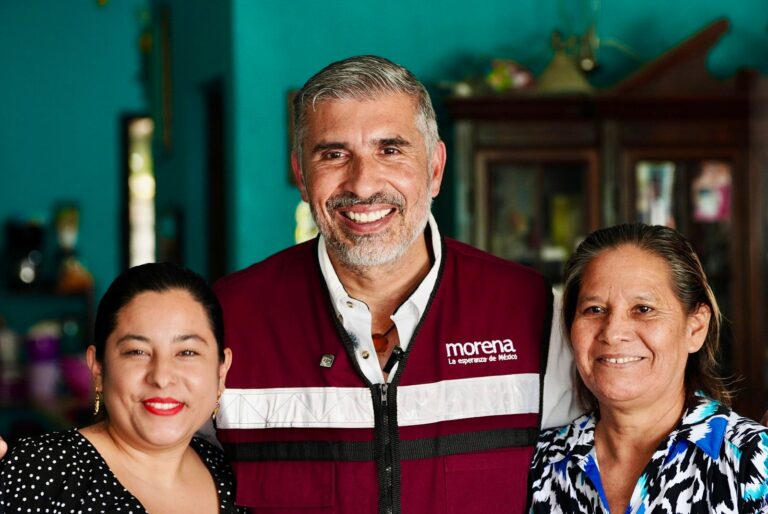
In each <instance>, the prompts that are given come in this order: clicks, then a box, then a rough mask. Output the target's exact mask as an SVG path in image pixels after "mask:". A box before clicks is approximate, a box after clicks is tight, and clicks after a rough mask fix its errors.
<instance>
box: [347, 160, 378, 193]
mask: <svg viewBox="0 0 768 514" xmlns="http://www.w3.org/2000/svg"><path fill="white" fill-rule="evenodd" d="M346 189H347V190H348V191H350V192H352V193H354V194H355V195H357V196H358V197H360V198H368V197H370V196H371V195H373V194H375V193H378V192H379V191H381V189H382V174H381V166H380V165H379V163H377V162H376V160H375V159H373V158H372V157H368V156H359V155H358V156H355V157H354V158H353V159H352V162H351V164H350V167H349V171H348V175H347V180H346Z"/></svg>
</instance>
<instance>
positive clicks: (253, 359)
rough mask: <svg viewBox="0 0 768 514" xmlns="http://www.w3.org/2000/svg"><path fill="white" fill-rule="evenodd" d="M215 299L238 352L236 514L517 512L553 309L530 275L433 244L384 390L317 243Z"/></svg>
mask: <svg viewBox="0 0 768 514" xmlns="http://www.w3.org/2000/svg"><path fill="white" fill-rule="evenodd" d="M215 289H216V292H217V294H218V296H219V298H220V300H221V302H222V305H223V307H224V318H225V333H226V342H227V345H228V346H229V347H230V348H232V351H233V364H232V368H231V369H230V372H229V376H228V378H227V392H226V393H225V395H224V396H223V397H222V408H221V411H220V414H219V419H218V426H219V430H218V436H219V439H220V440H221V442H222V443H223V445H224V448H225V452H226V453H227V455H228V456H229V458H230V460H231V461H232V463H233V467H234V470H235V474H236V478H237V501H238V504H242V505H246V506H249V507H251V509H252V512H256V513H270V514H287V513H289V512H302V513H306V514H308V513H313V514H320V513H323V514H326V513H328V514H330V513H334V514H374V513H377V512H378V513H389V512H391V513H401V512H402V513H405V514H419V513H429V514H443V513H445V514H449V513H450V514H453V513H461V514H467V513H483V514H488V513H500V512H508V513H522V512H524V510H525V507H526V503H527V497H528V469H529V465H530V460H531V455H532V451H533V446H534V444H535V441H536V436H537V433H538V429H539V426H540V420H541V396H542V385H543V370H544V367H545V363H546V349H547V342H548V340H549V329H550V322H551V306H552V299H551V289H550V288H549V286H548V284H547V283H546V281H545V280H544V279H543V278H542V277H541V276H540V275H539V274H538V273H536V272H535V271H532V270H530V269H527V268H524V267H522V266H519V265H517V264H514V263H511V262H509V261H505V260H502V259H498V258H496V257H493V256H491V255H488V254H486V253H483V252H481V251H479V250H476V249H474V248H472V247H470V246H467V245H464V244H462V243H458V242H456V241H452V240H449V239H443V257H442V263H441V269H440V273H439V275H438V279H437V284H436V286H435V289H434V291H433V292H432V296H431V300H430V303H429V306H428V308H427V311H426V313H425V315H424V316H423V317H422V319H421V322H420V324H419V326H418V327H417V328H416V331H415V332H414V335H413V338H412V340H411V342H410V344H409V345H408V347H407V351H406V352H405V354H404V356H403V357H402V360H401V361H400V364H399V366H398V370H397V373H396V375H395V377H394V378H393V380H392V382H391V383H390V384H388V385H386V386H383V385H381V384H370V383H369V382H368V381H367V380H366V379H365V377H364V376H363V374H362V373H361V372H360V370H359V368H358V366H357V363H356V360H355V357H354V353H355V352H359V351H361V349H360V348H358V347H356V344H355V341H354V340H353V339H352V338H350V336H349V335H348V334H347V333H346V331H345V330H344V329H343V327H342V325H341V323H340V322H339V321H338V320H337V319H336V315H335V313H334V310H333V307H332V305H331V301H330V298H329V294H328V291H327V288H326V286H325V281H324V280H323V277H322V274H321V272H320V268H319V264H318V260H317V240H315V241H311V242H308V243H304V244H301V245H297V246H295V247H292V248H290V249H288V250H285V251H283V252H280V253H278V254H276V255H274V256H272V257H270V258H268V259H267V260H265V261H263V262H261V263H258V264H255V265H253V266H251V267H249V268H247V269H245V270H243V271H240V272H238V273H235V274H233V275H230V276H228V277H225V278H224V279H222V280H220V281H219V282H218V283H217V284H216V285H215ZM373 358H375V356H374V357H373Z"/></svg>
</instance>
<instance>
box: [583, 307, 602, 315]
mask: <svg viewBox="0 0 768 514" xmlns="http://www.w3.org/2000/svg"><path fill="white" fill-rule="evenodd" d="M601 312H603V308H602V307H600V306H599V305H590V306H589V307H587V308H586V309H584V314H600V313H601Z"/></svg>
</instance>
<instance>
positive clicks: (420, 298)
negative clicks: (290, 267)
mask: <svg viewBox="0 0 768 514" xmlns="http://www.w3.org/2000/svg"><path fill="white" fill-rule="evenodd" d="M427 227H428V229H429V230H428V231H427V233H428V234H429V237H430V243H431V245H432V254H433V255H434V257H435V262H434V263H433V264H432V267H431V268H430V270H429V273H427V275H426V276H425V277H424V280H422V281H421V283H420V284H419V287H417V288H416V290H415V291H414V292H413V293H411V296H409V297H408V299H407V300H406V301H405V302H404V305H405V304H408V305H410V306H411V307H412V308H415V309H416V310H417V312H418V318H419V319H420V318H421V317H422V316H423V315H424V313H425V312H426V310H427V305H428V304H429V298H430V296H431V294H432V290H433V289H434V288H435V283H436V282H437V275H438V272H439V270H440V261H441V260H442V256H443V246H442V241H441V239H440V232H439V230H438V229H437V222H436V221H435V218H434V217H433V216H432V214H431V213H430V215H429V220H428V221H427ZM318 243H319V244H318V245H317V257H318V260H319V261H320V271H321V272H322V274H323V278H324V279H325V283H326V285H327V286H328V292H329V293H330V294H331V301H332V302H333V306H334V308H335V309H336V311H337V312H338V311H339V305H340V304H343V303H345V302H347V301H348V299H349V298H350V296H349V294H348V293H347V291H346V289H344V285H343V284H342V283H341V281H340V280H339V276H338V275H337V274H336V270H335V269H333V264H332V263H331V258H330V257H329V256H328V249H327V248H326V244H325V238H324V237H323V236H322V235H320V236H319V242H318Z"/></svg>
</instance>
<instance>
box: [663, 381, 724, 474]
mask: <svg viewBox="0 0 768 514" xmlns="http://www.w3.org/2000/svg"><path fill="white" fill-rule="evenodd" d="M728 417H729V411H728V408H727V407H725V406H724V405H723V404H721V403H720V402H717V401H715V400H713V399H711V398H707V397H705V396H704V395H703V394H702V393H700V392H697V393H696V396H695V397H694V400H693V405H691V407H690V408H688V410H686V413H685V415H683V419H682V421H681V422H680V426H679V427H678V428H677V429H676V430H675V431H674V432H672V434H671V435H672V436H674V437H676V438H677V439H678V440H685V441H688V442H690V443H692V444H695V445H696V446H698V447H699V448H700V449H701V450H702V451H703V452H705V453H706V454H707V455H709V456H710V457H711V458H712V459H714V460H717V459H719V458H720V448H721V447H722V445H723V441H724V440H725V431H726V429H727V428H728Z"/></svg>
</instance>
